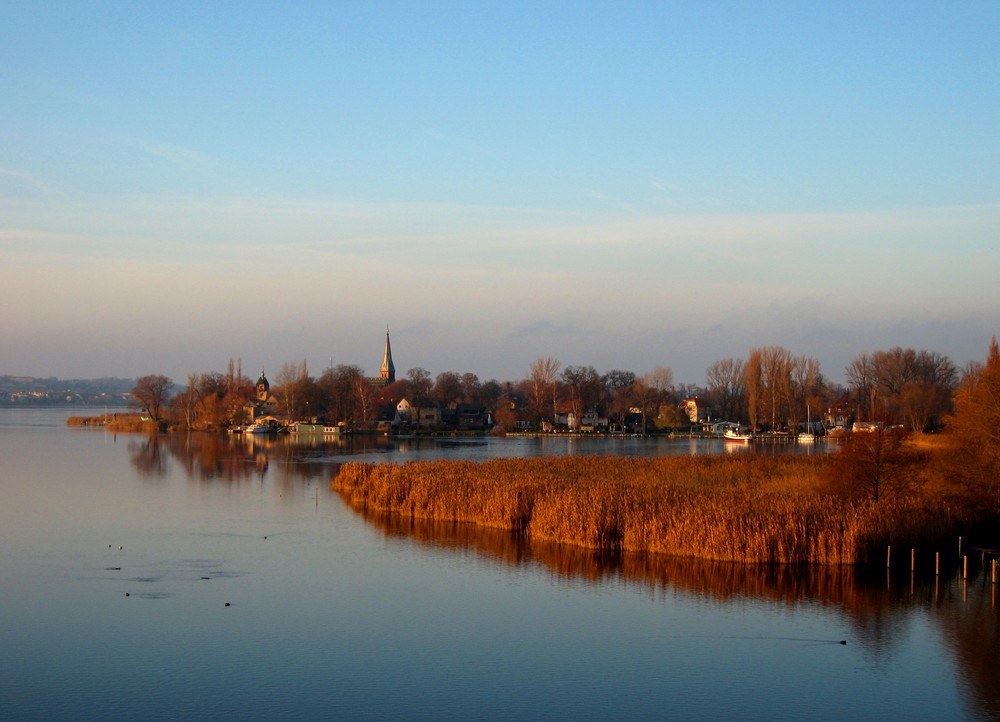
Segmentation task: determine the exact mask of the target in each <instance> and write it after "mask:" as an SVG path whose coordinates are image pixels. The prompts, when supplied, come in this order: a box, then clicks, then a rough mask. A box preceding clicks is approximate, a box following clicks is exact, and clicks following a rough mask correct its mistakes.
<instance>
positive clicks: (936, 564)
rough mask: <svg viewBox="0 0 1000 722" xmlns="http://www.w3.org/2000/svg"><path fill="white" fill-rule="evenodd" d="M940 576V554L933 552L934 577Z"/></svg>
mask: <svg viewBox="0 0 1000 722" xmlns="http://www.w3.org/2000/svg"><path fill="white" fill-rule="evenodd" d="M939 574H941V552H934V576H938V575H939Z"/></svg>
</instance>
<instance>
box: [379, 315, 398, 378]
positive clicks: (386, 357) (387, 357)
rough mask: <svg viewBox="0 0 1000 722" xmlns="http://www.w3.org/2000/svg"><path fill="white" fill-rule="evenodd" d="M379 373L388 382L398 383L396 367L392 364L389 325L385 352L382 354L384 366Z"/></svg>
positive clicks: (386, 332)
mask: <svg viewBox="0 0 1000 722" xmlns="http://www.w3.org/2000/svg"><path fill="white" fill-rule="evenodd" d="M379 375H380V376H381V377H382V378H384V379H385V382H386V384H393V383H396V367H395V366H393V365H392V348H390V346H389V327H388V326H386V327H385V352H384V353H383V354H382V368H381V370H380V371H379Z"/></svg>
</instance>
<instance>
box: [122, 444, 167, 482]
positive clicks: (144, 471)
mask: <svg viewBox="0 0 1000 722" xmlns="http://www.w3.org/2000/svg"><path fill="white" fill-rule="evenodd" d="M162 446H163V445H162V443H161V441H160V437H159V436H157V435H156V434H152V435H149V436H145V437H142V440H141V441H140V440H137V439H132V440H130V441H129V443H128V453H129V459H130V460H131V461H132V465H133V466H134V467H135V468H136V469H137V470H138V471H139V473H140V474H141V475H143V476H164V475H166V473H167V459H166V457H165V456H164V455H163V449H162Z"/></svg>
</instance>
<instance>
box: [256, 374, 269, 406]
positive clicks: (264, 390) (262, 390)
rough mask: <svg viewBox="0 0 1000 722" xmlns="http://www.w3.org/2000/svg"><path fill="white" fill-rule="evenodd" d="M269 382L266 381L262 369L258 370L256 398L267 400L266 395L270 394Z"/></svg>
mask: <svg viewBox="0 0 1000 722" xmlns="http://www.w3.org/2000/svg"><path fill="white" fill-rule="evenodd" d="M270 391H271V384H269V383H268V382H267V377H266V376H265V375H264V369H261V370H260V378H259V379H257V400H258V401H267V397H268V396H269V395H270Z"/></svg>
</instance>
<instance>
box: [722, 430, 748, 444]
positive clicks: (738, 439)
mask: <svg viewBox="0 0 1000 722" xmlns="http://www.w3.org/2000/svg"><path fill="white" fill-rule="evenodd" d="M722 438H723V439H725V440H726V441H731V442H733V443H734V444H749V443H750V442H751V441H753V434H741V433H740V427H738V426H737V427H736V428H735V429H726V430H725V431H724V432H723V433H722Z"/></svg>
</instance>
